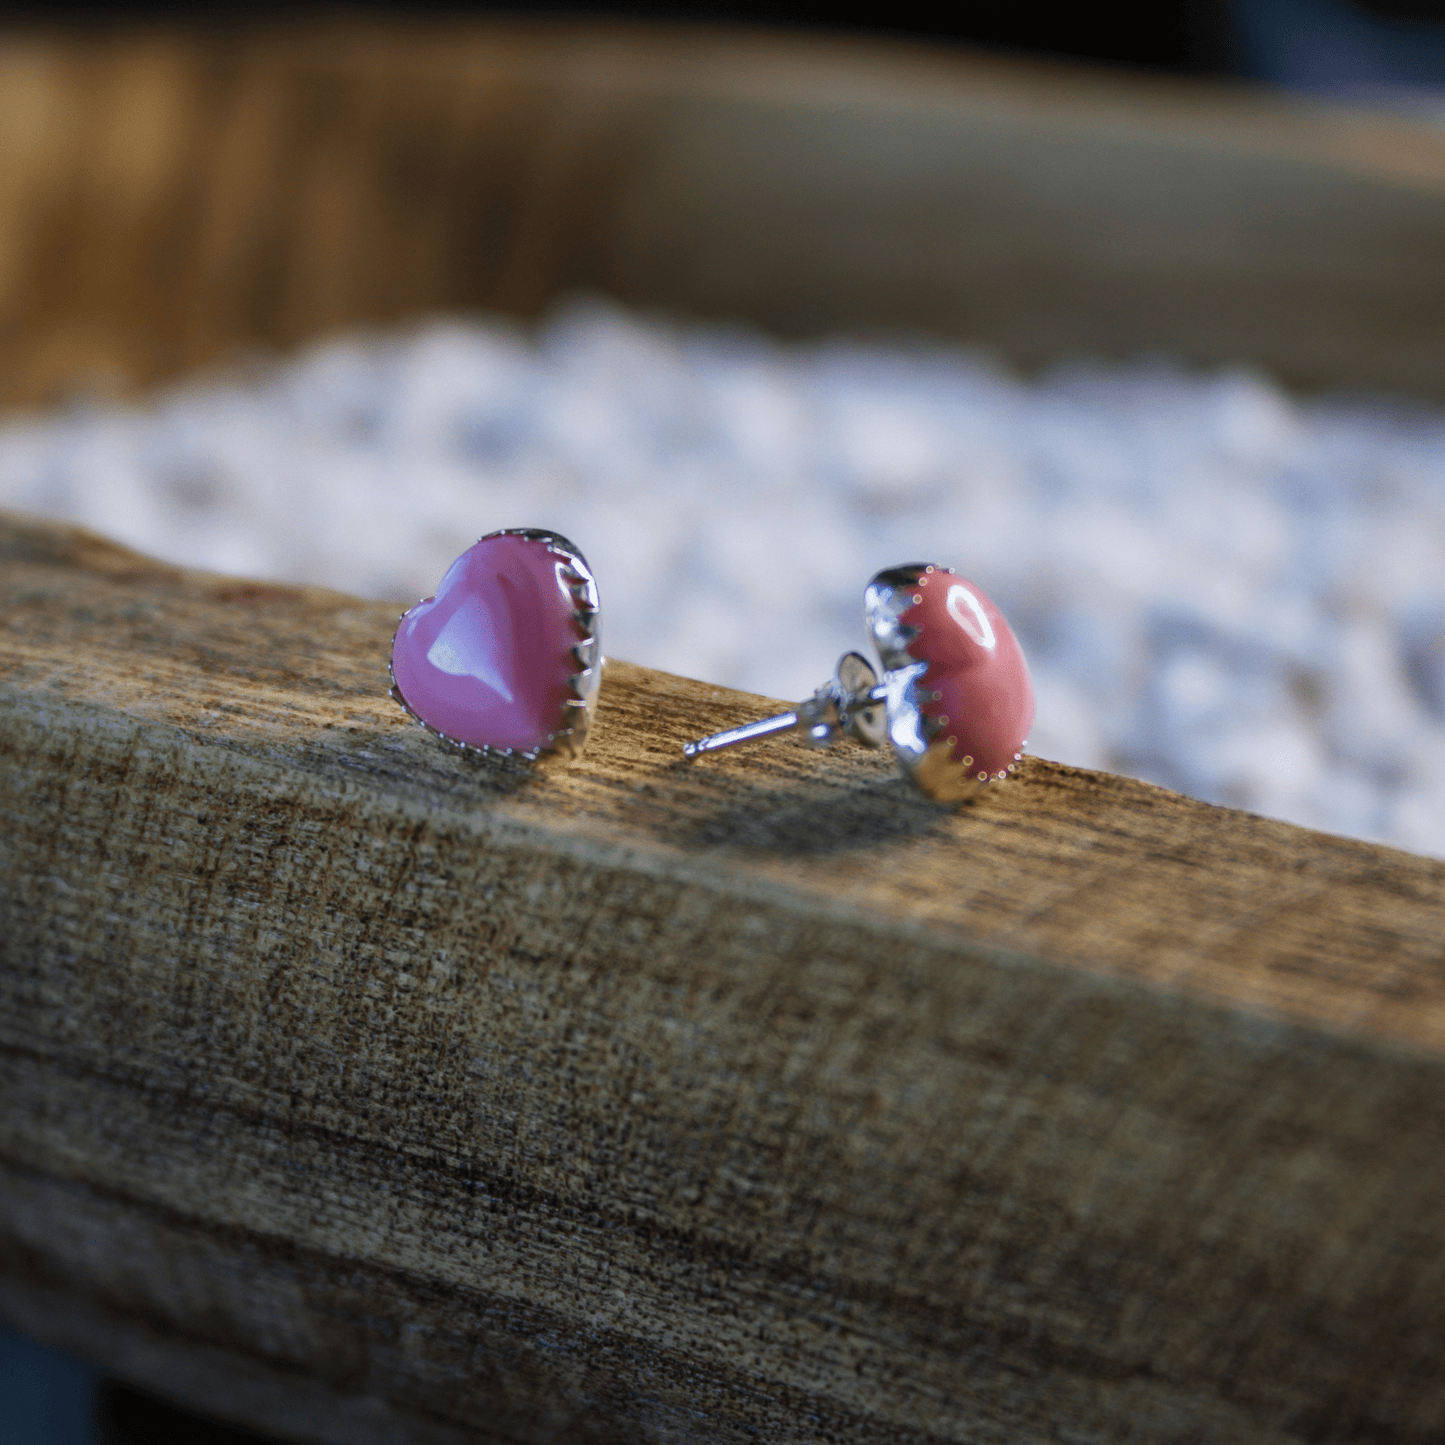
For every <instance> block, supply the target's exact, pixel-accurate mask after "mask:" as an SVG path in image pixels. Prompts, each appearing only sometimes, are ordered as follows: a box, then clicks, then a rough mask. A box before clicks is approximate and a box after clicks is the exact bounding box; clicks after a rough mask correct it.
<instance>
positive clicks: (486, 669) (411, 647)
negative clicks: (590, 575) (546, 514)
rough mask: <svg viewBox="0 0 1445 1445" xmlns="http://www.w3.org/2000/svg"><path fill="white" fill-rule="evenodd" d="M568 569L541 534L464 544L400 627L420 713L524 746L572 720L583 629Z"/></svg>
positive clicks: (459, 735) (409, 684)
mask: <svg viewBox="0 0 1445 1445" xmlns="http://www.w3.org/2000/svg"><path fill="white" fill-rule="evenodd" d="M566 567H567V559H566V558H565V557H564V556H563V555H562V554H561V553H558V552H554V551H553V550H552V549H551V547H550V546H549V544H548V543H547V542H545V541H543V540H541V539H539V538H532V537H521V536H508V535H505V534H504V535H500V536H495V537H483V538H482V540H481V541H480V542H478V543H477V544H476V546H474V547H469V548H468V549H467V550H466V551H465V552H463V553H462V555H461V556H460V557H458V558H457V560H456V561H455V562H453V563H452V565H451V566H450V567H449V568H448V569H447V575H446V576H445V577H443V578H442V582H441V586H440V587H438V588H437V595H436V596H435V597H429V598H428V599H427V600H426V601H425V602H418V603H417V605H416V606H415V607H413V608H412V609H411V611H410V612H408V613H407V614H406V616H405V617H403V618H402V619H401V625H400V626H399V627H398V628H397V629H396V638H395V640H394V641H393V642H392V645H391V669H392V675H393V677H394V678H395V679H396V686H397V689H398V691H399V692H400V693H401V695H402V697H404V698H405V699H406V705H407V706H408V707H409V708H410V709H411V710H412V712H414V713H415V714H416V715H417V716H418V717H419V718H420V719H421V720H422V721H423V722H424V723H426V724H427V726H428V727H432V728H435V729H436V730H437V731H438V732H440V733H445V734H446V736H447V737H449V738H455V739H456V740H457V741H458V742H463V743H471V744H472V745H473V746H474V747H493V748H517V749H520V750H521V751H524V752H530V751H531V750H532V749H534V748H540V747H542V746H543V745H544V744H545V743H546V742H547V741H548V739H549V738H550V737H551V736H552V735H553V734H555V733H557V732H560V731H561V730H562V729H563V728H565V727H567V726H568V721H567V716H566V712H565V710H564V708H563V704H564V703H565V702H566V701H567V700H568V699H569V698H570V697H571V696H572V689H571V678H572V675H573V674H574V673H575V672H577V671H578V666H577V663H576V661H575V660H574V659H573V656H572V648H573V647H574V646H575V645H576V644H577V642H578V640H579V638H580V636H581V633H580V632H579V629H578V626H577V624H576V622H575V621H574V620H573V616H572V613H573V609H574V606H575V604H574V602H573V600H572V594H571V591H570V589H569V588H568V585H567V581H566V578H565V577H564V575H563V571H564V569H565V568H566Z"/></svg>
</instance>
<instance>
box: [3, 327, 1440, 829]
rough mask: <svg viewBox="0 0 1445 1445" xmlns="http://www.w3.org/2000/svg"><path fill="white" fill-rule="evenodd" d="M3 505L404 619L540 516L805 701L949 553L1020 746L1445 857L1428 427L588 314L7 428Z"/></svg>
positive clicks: (1236, 377) (1159, 377) (279, 370)
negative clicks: (492, 541) (470, 555)
mask: <svg viewBox="0 0 1445 1445" xmlns="http://www.w3.org/2000/svg"><path fill="white" fill-rule="evenodd" d="M0 505H5V506H9V507H12V508H17V509H21V510H26V511H31V512H37V513H42V514H47V515H50V516H56V517H63V518H67V519H71V520H74V521H78V522H82V523H84V524H85V525H87V526H90V527H93V528H96V529H97V530H99V531H101V532H104V533H107V534H109V535H110V536H112V537H115V538H117V539H120V540H122V541H125V542H127V543H129V544H131V545H132V546H135V547H138V548H141V549H143V550H145V551H148V552H151V553H153V554H156V555H159V556H162V557H166V558H169V559H172V560H174V561H177V562H183V563H186V564H188V565H192V566H199V567H205V568H211V569H215V570H218V571H223V572H233V573H243V574H248V575H253V576H264V577H274V578H284V579H290V580H296V581H304V582H312V583H320V584H325V585H328V586H332V587H338V588H343V589H346V590H350V591H355V592H360V593H363V594H366V595H370V596H378V597H392V598H397V599H401V600H404V601H411V600H413V599H415V598H416V597H419V596H421V595H424V594H427V593H430V592H431V591H432V590H433V589H434V587H435V584H436V583H437V581H438V580H439V579H440V577H441V575H442V573H443V571H444V570H445V569H446V566H447V564H448V563H449V562H450V561H451V560H452V559H453V557H455V556H456V554H457V553H458V552H460V551H461V550H462V549H463V548H464V547H466V546H467V545H469V544H470V543H471V542H472V541H473V540H475V538H476V537H478V536H479V535H481V534H482V533H484V532H487V531H491V530H493V529H494V528H497V527H503V526H546V527H552V528H554V529H556V530H558V531H560V532H562V533H564V534H565V535H567V536H568V537H570V538H571V539H572V540H573V541H574V542H576V543H577V544H578V545H579V546H580V547H581V548H582V550H583V551H584V553H585V554H586V555H587V557H588V559H589V561H590V562H591V563H592V566H593V569H594V571H595V572H596V574H597V576H598V579H599V584H600V587H601V591H602V599H603V638H604V645H605V647H606V650H607V652H608V653H609V654H610V655H613V656H619V657H625V658H628V659H630V660H632V661H636V662H642V663H648V664H651V665H652V666H655V667H661V668H666V669H669V670H671V671H674V672H680V673H685V674H688V675H690V676H693V677H699V678H704V679H707V680H711V681H715V682H718V683H725V684H729V685H732V686H736V687H742V688H748V689H751V690H754V691H757V692H763V693H769V694H773V695H776V696H779V697H784V698H798V697H802V696H804V695H806V694H807V693H809V692H810V691H811V690H812V689H813V687H814V686H816V685H817V683H819V682H820V681H822V680H823V679H824V678H825V677H826V676H827V675H828V674H829V672H830V671H831V668H832V666H833V663H834V661H835V660H836V657H837V655H838V653H839V652H841V651H843V650H845V649H848V648H856V647H861V646H863V643H864V634H863V624H862V610H861V604H862V592H863V587H864V584H865V583H866V582H867V580H868V578H869V577H870V576H871V575H872V574H873V572H875V571H876V570H878V569H879V568H880V567H883V566H887V565H890V564H894V563H898V562H906V561H936V562H940V563H944V564H947V565H951V566H955V567H957V568H958V569H959V570H960V571H961V572H963V573H964V574H965V575H967V576H969V577H971V578H973V579H974V580H975V581H976V582H978V583H979V584H980V585H981V586H982V587H983V588H984V589H985V591H987V592H988V593H990V594H991V595H992V596H993V598H994V600H995V601H996V602H997V603H998V604H999V605H1000V607H1002V608H1003V610H1004V612H1005V613H1006V614H1007V615H1008V616H1009V618H1010V619H1011V620H1012V621H1013V623H1014V626H1015V629H1016V631H1017V632H1018V634H1019V636H1020V639H1021V641H1022V642H1023V645H1024V649H1025V652H1026V653H1027V655H1028V657H1029V661H1030V665H1031V667H1032V668H1033V672H1034V677H1035V682H1036V685H1037V689H1038V701H1039V708H1038V724H1037V726H1036V729H1035V731H1034V734H1033V737H1032V739H1031V748H1030V751H1033V752H1036V753H1039V754H1042V755H1043V756H1046V757H1052V758H1058V759H1061V760H1064V761H1067V762H1071V763H1078V764H1083V765H1086V766H1090V767H1103V768H1109V769H1112V770H1114V771H1118V772H1124V773H1130V774H1133V775H1136V776H1139V777H1143V778H1148V779H1150V780H1152V781H1155V782H1159V783H1163V784H1165V785H1167V786H1169V787H1172V788H1178V789H1181V790H1182V791H1184V792H1187V793H1191V794H1194V795H1195V796H1197V797H1200V798H1205V799H1208V800H1210V801H1213V802H1220V803H1228V804H1231V805H1234V806H1238V807H1245V808H1250V809H1253V810H1255V811H1257V812H1262V813H1265V814H1268V815H1270V816H1273V817H1277V818H1284V819H1288V820H1290V821H1293V822H1297V823H1303V824H1306V825H1308V826H1311V827H1316V828H1324V829H1328V830H1331V831H1335V832H1341V833H1348V834H1352V835H1355V836H1358V837H1363V838H1370V839H1376V840H1380V841H1385V842H1390V843H1394V844H1397V845H1399V846H1401V847H1405V848H1410V849H1414V850H1417V851H1421V852H1427V853H1434V854H1438V855H1441V856H1445V411H1441V410H1432V409H1427V408H1424V407H1418V406H1408V405H1405V404H1403V403H1402V404H1398V405H1397V404H1392V403H1387V402H1384V401H1381V400H1379V399H1375V400H1353V401H1352V400H1347V399H1333V400H1329V399H1326V400H1319V401H1309V402H1305V401H1300V400H1298V399H1295V398H1291V397H1290V396H1288V395H1286V394H1285V393H1283V392H1282V391H1280V390H1279V389H1277V388H1276V387H1274V386H1272V385H1271V384H1270V383H1269V382H1268V381H1267V380H1266V379H1264V378H1262V377H1260V376H1258V375H1254V374H1251V373H1248V372H1242V371H1225V372H1220V373H1215V374H1199V373H1194V372H1188V371H1185V370H1182V369H1180V368H1178V367H1175V366H1172V365H1170V364H1169V363H1167V362H1163V361H1150V362H1143V363H1139V364H1136V365H1131V366H1123V367H1112V366H1111V367H1106V366H1102V365H1077V366H1062V367H1059V368H1056V369H1054V370H1052V371H1050V372H1048V373H1046V374H1045V375H1043V376H1041V377H1039V378H1036V379H1033V380H1028V381H1023V380H1019V379H1017V378H1016V377H1013V376H1011V375H1009V374H1007V373H1006V372H1003V371H1001V370H999V369H998V368H996V367H994V366H992V365H990V364H989V363H988V362H987V360H986V359H984V358H981V357H978V356H974V355H971V354H969V353H967V352H963V351H958V350H946V349H942V348H937V349H932V348H928V347H925V346H922V345H917V346H905V345H899V346H893V347H885V346H881V345H863V344H852V343H843V342H838V343H829V344H815V345H808V346H785V345H781V344H778V343H775V342H772V341H768V340H765V339H763V338H761V337H758V336H756V335H752V334H749V333H745V332H741V331H736V330H728V329H707V328H680V327H669V326H666V325H663V324H660V323H657V322H653V321H644V320H641V319H638V318H635V317H631V316H629V315H627V314H624V313H622V312H619V311H617V310H615V309H613V308H610V307H607V306H604V305H601V304H598V303H585V304H577V305H574V306H572V307H569V308H567V309H564V310H563V311H561V312H559V313H558V314H557V315H556V316H555V317H554V318H553V319H552V321H551V322H550V323H549V324H547V325H546V326H544V327H542V328H541V329H539V330H538V331H536V332H535V333H523V332H521V331H519V330H516V329H512V328H510V327H508V326H506V325H504V324H501V323H496V324H481V323H458V322H440V323H436V324H432V325H429V326H426V327H423V328H420V329H417V330H414V331H411V332H408V333H405V334H384V335H372V336H354V337H350V338H343V339H340V340H335V341H331V342H329V343H327V344H324V345H320V346H317V347H315V348H314V349H312V350H310V351H308V352H306V353H305V354H303V355H301V356H299V357H297V358H296V359H294V360H292V361H289V362H286V363H284V364H277V365H275V366H272V367H269V368H266V369H263V370H257V371H254V372H251V373H249V374H242V373H237V374H235V375H233V376H229V377H228V376H220V377H209V378H204V379H199V380H196V381H194V382H191V383H188V384H186V385H182V386H176V387H173V388H171V389H169V390H167V391H165V392H163V393H161V394H159V395H157V396H155V397H153V398H151V399H150V400H149V401H148V403H147V404H145V405H143V406H115V405H103V406H102V405H84V406H80V405H78V406H75V407H72V408H69V409H67V410H65V411H64V412H60V413H55V414H51V415H48V416H44V417H39V418H26V419H12V420H9V421H7V422H5V423H4V424H3V425H0Z"/></svg>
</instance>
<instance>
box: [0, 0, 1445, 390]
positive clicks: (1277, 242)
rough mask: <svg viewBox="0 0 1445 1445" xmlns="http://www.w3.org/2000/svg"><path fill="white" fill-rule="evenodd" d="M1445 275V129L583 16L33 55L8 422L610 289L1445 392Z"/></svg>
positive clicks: (802, 316)
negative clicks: (347, 336) (15, 414)
mask: <svg viewBox="0 0 1445 1445" xmlns="http://www.w3.org/2000/svg"><path fill="white" fill-rule="evenodd" d="M1442 256H1445V134H1442V133H1441V131H1440V130H1439V128H1438V127H1433V126H1430V125H1429V124H1427V123H1424V122H1414V121H1410V120H1406V119H1392V118H1389V117H1383V116H1376V115H1368V114H1359V113H1351V112H1348V111H1344V110H1337V109H1329V108H1324V107H1321V106H1314V105H1309V104H1305V103H1303V102H1293V101H1287V100H1284V99H1280V98H1271V97H1267V96H1264V95H1260V94H1254V93H1250V92H1248V91H1245V90H1239V91H1231V90H1228V89H1223V88H1217V87H1216V88H1211V87H1205V86H1186V85H1181V84H1164V83H1159V82H1154V81H1149V80H1141V79H1138V78H1128V77H1119V76H1112V75H1108V74H1105V73H1093V72H1090V71H1087V70H1084V69H1080V68H1070V67H1064V66H1056V67H1051V66H1045V65H1029V64H1023V63H1005V62H1003V61H999V60H985V59H981V58H977V57H972V56H969V55H967V54H963V53H953V52H950V51H947V50H944V49H929V48H927V47H917V46H908V45H904V44H901V43H900V44H896V45H885V44H881V43H876V42H868V43H864V42H859V41H846V40H837V41H824V40H821V39H811V40H805V39H801V38H790V37H787V36H782V35H748V34H746V33H730V32H716V31H708V30H704V29H686V28H678V29H674V30H668V29H661V28H660V29H648V28H646V27H632V28H629V27H625V26H614V27H595V26H594V27H588V26H582V25H568V24H560V23H550V24H541V25H535V26H530V27H529V26H524V25H516V24H514V25H501V24H488V25H469V26H431V27H413V28H404V27H403V28H387V27H379V26H377V25H375V24H370V23H362V22H350V23H347V24H345V25H341V24H333V25H328V26H322V27H319V28H309V29H308V28H302V29H291V30H287V29H280V30H272V31H258V32H255V33H252V34H244V33H243V34H232V35H227V34H213V35H210V36H199V35H196V36H192V35H185V34H183V33H174V34H168V33H154V34H143V35H133V36H121V37H119V38H117V37H113V36H104V37H97V38H93V39H89V40H87V39H83V38H77V37H75V36H69V35H51V36H46V35H34V36H29V37H23V36H22V37H11V38H9V39H7V40H6V41H5V42H4V43H3V45H0V404H9V405H32V404H36V403H44V402H47V401H51V400H54V399H56V398H63V397H65V396H67V395H70V394H73V393H74V392H76V391H77V390H79V391H85V390H87V389H100V390H106V389H114V390H122V391H124V390H127V389H129V388H132V387H135V386H139V385H144V384H146V383H149V382H151V381H153V380H155V379H157V378H159V377H162V376H174V375H178V374H180V373H182V372H184V371H187V370H189V369H191V368H194V367H196V366H198V365H204V364H210V363H212V362H214V361H216V360H218V359H225V358H227V357H230V356H233V355H235V354H237V353H238V352H240V353H244V352H245V351H246V349H247V348H248V347H256V346H262V347H291V346H294V345H296V344H298V343H300V342H302V341H305V340H309V339H311V338H313V337H315V336H316V335H318V334H320V333H324V332H327V331H332V330H335V329H338V328H345V327H353V326H357V325H361V324H369V323H386V324H390V323H395V322H399V321H402V320H405V319H407V318H410V317H415V316H419V315H424V314H429V313H434V312H437V311H444V310H445V311H451V310H456V309H463V310H465V309H469V308H491V309H499V310H502V311H504V312H508V313H511V314H514V315H517V316H534V315H536V314H538V312H539V311H541V310H542V309H543V308H545V307H546V306H547V305H548V304H549V303H550V302H552V301H553V300H555V299H556V298H557V297H558V296H560V295H563V294H565V293H567V292H569V291H571V290H574V289H576V288H592V289H596V290H600V291H603V292H605V293H608V294H610V295H613V296H616V297H619V298H621V299H622V300H624V301H626V302H629V303H631V304H634V305H638V306H644V307H660V308H665V309H668V310H670V311H674V312H680V313H683V314H691V315H699V316H706V317H715V318H736V319H742V320H745V321H748V322H750V323H754V324H760V325H763V326H765V327H768V328H771V329H772V330H774V331H777V332H779V333H783V334H787V335H797V336H808V335H817V334H822V333H833V332H835V331H838V330H844V331H847V330H861V331H874V332H876V331H883V332H895V333H896V332H898V331H921V332H923V333H926V334H932V335H937V336H940V337H944V338H949V339H963V340H967V341H971V342H978V343H982V344H984V345H986V346H990V347H993V348H996V349H997V350H998V351H1000V352H1001V353H1002V354H1003V355H1004V356H1006V357H1007V358H1009V359H1011V360H1012V361H1014V362H1017V363H1020V364H1023V365H1025V366H1034V365H1037V364H1040V363H1042V362H1046V361H1049V360H1052V359H1055V358H1057V357H1060V356H1064V355H1072V354H1075V353H1080V352H1087V353H1096V354H1100V355H1106V356H1127V355H1132V354H1135V353H1138V352H1140V351H1163V352H1166V353H1169V354H1172V355H1175V356H1178V357H1180V358H1182V359H1183V360H1185V361H1187V362H1189V361H1192V362H1200V363H1211V364H1212V363H1219V362H1245V363H1251V364H1256V365H1259V366H1262V367H1265V368H1268V369H1270V370H1271V371H1273V372H1275V373H1277V374H1278V375H1279V376H1280V377H1282V378H1283V379H1285V380H1286V381H1288V382H1290V383H1292V384H1295V385H1300V386H1306V387H1312V386H1329V385H1364V386H1374V387H1385V388H1391V389H1396V390H1399V391H1404V392H1411V393H1417V394H1419V395H1423V396H1431V397H1440V396H1442V395H1445V380H1442V378H1445V266H1442V264H1441V258H1442Z"/></svg>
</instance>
